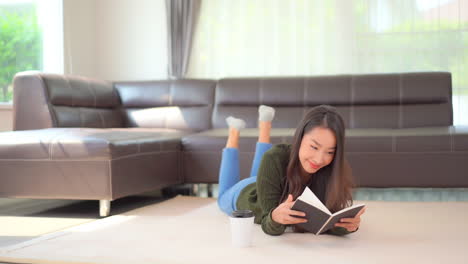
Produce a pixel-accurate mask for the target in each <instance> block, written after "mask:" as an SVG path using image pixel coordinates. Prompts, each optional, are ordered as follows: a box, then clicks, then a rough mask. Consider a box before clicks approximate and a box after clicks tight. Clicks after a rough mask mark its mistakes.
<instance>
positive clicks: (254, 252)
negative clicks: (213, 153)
mask: <svg viewBox="0 0 468 264" xmlns="http://www.w3.org/2000/svg"><path fill="white" fill-rule="evenodd" d="M358 202H359V201H358ZM365 203H366V204H367V205H368V208H367V212H366V213H365V214H364V215H363V217H362V224H361V228H360V229H359V231H358V232H356V233H354V234H351V235H348V236H345V237H336V236H331V235H320V236H315V235H313V234H295V233H286V234H284V235H282V236H276V237H274V236H269V235H266V234H264V233H263V232H262V230H261V227H260V226H259V225H256V227H255V233H254V241H253V243H254V246H253V247H251V248H243V249H238V248H233V247H231V245H230V230H229V220H228V217H227V216H225V215H224V214H223V213H221V212H220V211H219V210H218V208H217V205H216V201H215V200H214V199H211V198H197V197H184V196H178V197H176V198H174V199H171V200H168V201H165V202H162V203H159V204H155V205H150V206H147V207H143V208H139V209H136V210H133V211H130V212H128V213H125V214H122V215H115V216H111V217H108V218H105V219H101V220H97V221H94V222H92V223H87V224H83V225H80V226H78V227H74V228H70V229H68V230H65V231H62V232H58V233H55V234H49V235H46V236H43V237H40V238H38V239H35V240H32V241H28V242H27V243H23V244H20V245H15V246H14V247H10V248H4V249H3V251H0V261H9V262H19V263H139V264H140V263H165V264H167V263H203V264H207V263H223V264H226V263H236V264H239V263H281V264H284V263H300V262H301V263H306V262H311V263H321V262H322V263H467V262H468V251H467V248H468V228H467V226H466V225H467V223H468V202H438V203H432V202H376V201H366V202H365Z"/></svg>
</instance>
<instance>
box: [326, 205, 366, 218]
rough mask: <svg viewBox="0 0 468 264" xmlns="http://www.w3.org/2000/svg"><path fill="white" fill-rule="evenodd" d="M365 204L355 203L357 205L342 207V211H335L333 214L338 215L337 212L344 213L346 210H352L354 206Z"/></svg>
mask: <svg viewBox="0 0 468 264" xmlns="http://www.w3.org/2000/svg"><path fill="white" fill-rule="evenodd" d="M363 205H364V204H355V205H353V206H350V207H346V208H344V209H342V210H340V211H338V212H335V213H334V214H333V215H332V216H335V215H337V214H341V213H343V212H346V211H348V210H351V209H354V208H356V207H359V206H363Z"/></svg>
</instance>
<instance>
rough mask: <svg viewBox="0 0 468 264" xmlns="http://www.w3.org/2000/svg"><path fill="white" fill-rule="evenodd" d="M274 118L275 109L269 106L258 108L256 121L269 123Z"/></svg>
mask: <svg viewBox="0 0 468 264" xmlns="http://www.w3.org/2000/svg"><path fill="white" fill-rule="evenodd" d="M274 117H275V109H274V108H273V107H270V106H266V105H261V106H260V107H259V108H258V120H260V121H267V122H271V121H272V120H273V118H274Z"/></svg>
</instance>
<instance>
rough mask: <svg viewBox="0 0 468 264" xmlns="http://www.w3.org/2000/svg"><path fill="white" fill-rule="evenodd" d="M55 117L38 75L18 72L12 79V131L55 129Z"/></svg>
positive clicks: (43, 84) (36, 73) (44, 87)
mask: <svg viewBox="0 0 468 264" xmlns="http://www.w3.org/2000/svg"><path fill="white" fill-rule="evenodd" d="M55 124H56V122H55V117H54V116H53V112H52V110H51V106H50V100H49V97H48V94H47V89H46V86H45V83H44V81H43V80H42V77H41V76H40V73H38V72H20V73H18V74H16V75H15V78H14V79H13V130H31V129H41V128H49V127H55Z"/></svg>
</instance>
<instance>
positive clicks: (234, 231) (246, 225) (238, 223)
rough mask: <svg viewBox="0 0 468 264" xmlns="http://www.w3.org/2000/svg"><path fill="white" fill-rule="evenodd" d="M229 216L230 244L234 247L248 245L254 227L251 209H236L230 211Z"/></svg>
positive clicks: (250, 242)
mask: <svg viewBox="0 0 468 264" xmlns="http://www.w3.org/2000/svg"><path fill="white" fill-rule="evenodd" d="M229 218H230V222H231V240H232V245H233V246H235V247H250V246H251V245H252V231H253V227H254V214H253V212H252V211H251V210H236V211H234V212H232V214H231V216H230V217H229Z"/></svg>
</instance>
